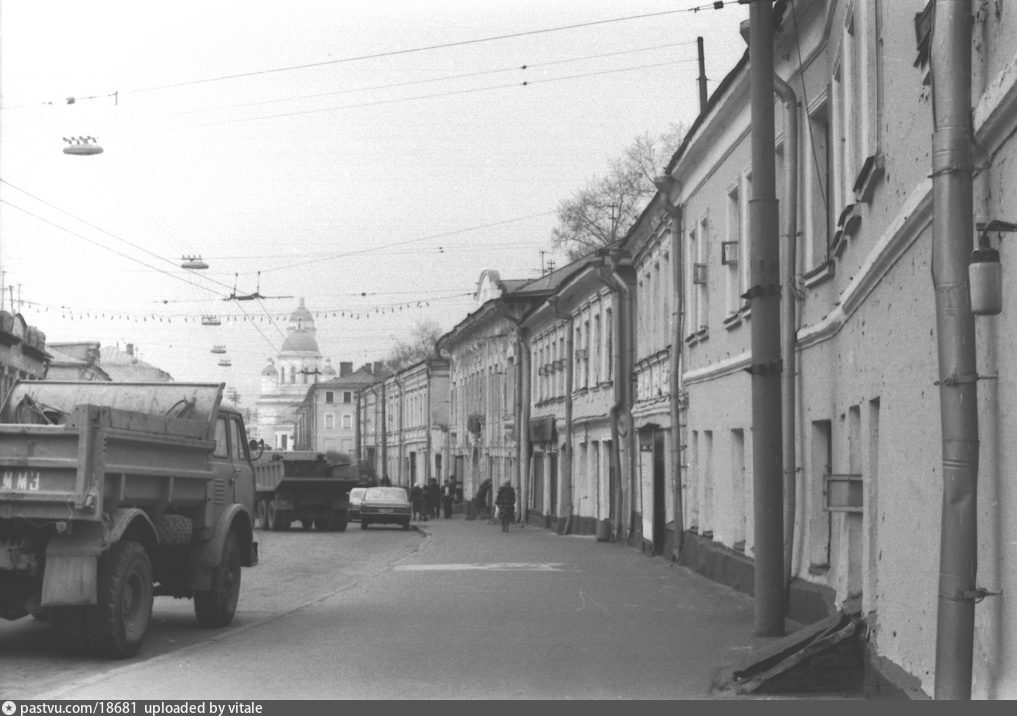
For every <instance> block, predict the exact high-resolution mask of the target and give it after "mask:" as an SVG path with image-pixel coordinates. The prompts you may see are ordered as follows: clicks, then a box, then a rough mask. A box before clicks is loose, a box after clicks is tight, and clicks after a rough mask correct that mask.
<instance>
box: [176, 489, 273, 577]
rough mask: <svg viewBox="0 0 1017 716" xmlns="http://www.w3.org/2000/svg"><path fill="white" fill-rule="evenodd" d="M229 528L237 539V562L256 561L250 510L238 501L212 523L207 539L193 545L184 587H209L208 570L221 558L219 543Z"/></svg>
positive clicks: (246, 563)
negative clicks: (210, 532)
mask: <svg viewBox="0 0 1017 716" xmlns="http://www.w3.org/2000/svg"><path fill="white" fill-rule="evenodd" d="M231 530H232V531H234V532H236V533H237V537H238V538H239V539H240V564H241V566H244V567H253V566H254V565H256V564H257V563H258V543H257V542H255V541H254V525H253V523H252V521H251V513H249V512H248V511H247V509H246V508H245V507H244V506H243V505H241V504H234V505H230V506H229V507H228V508H227V509H226V510H224V511H223V513H222V514H221V515H220V516H219V520H218V522H216V523H215V527H214V528H213V530H212V537H211V539H209V540H208V541H206V542H203V543H202V544H200V545H197V546H196V548H195V549H194V550H193V551H192V552H191V555H190V560H189V561H190V563H191V566H192V569H189V570H188V575H189V576H188V584H187V587H188V589H191V590H194V591H203V590H207V589H209V588H210V586H211V583H212V573H213V571H214V570H215V568H216V567H218V566H219V563H220V561H221V560H222V553H223V546H224V545H225V544H226V536H227V535H228V534H229V533H230V531H231Z"/></svg>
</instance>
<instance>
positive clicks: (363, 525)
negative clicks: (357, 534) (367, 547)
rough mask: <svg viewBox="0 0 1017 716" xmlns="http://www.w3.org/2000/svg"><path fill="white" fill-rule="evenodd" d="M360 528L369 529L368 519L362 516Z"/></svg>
mask: <svg viewBox="0 0 1017 716" xmlns="http://www.w3.org/2000/svg"><path fill="white" fill-rule="evenodd" d="M360 529H362V530H366V529H367V520H365V519H363V518H361V520H360Z"/></svg>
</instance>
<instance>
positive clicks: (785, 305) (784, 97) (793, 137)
mask: <svg viewBox="0 0 1017 716" xmlns="http://www.w3.org/2000/svg"><path fill="white" fill-rule="evenodd" d="M773 91H774V92H775V93H776V94H777V96H778V97H780V99H781V101H782V102H783V103H784V280H783V281H782V283H783V289H782V292H781V309H782V314H783V315H782V317H781V323H780V333H781V355H782V357H783V359H784V366H783V370H782V372H781V383H782V384H783V388H784V389H783V391H782V392H781V411H780V415H781V440H782V441H783V455H784V459H783V468H784V585H785V590H784V592H785V595H787V594H789V593H790V592H789V590H788V587H789V586H790V584H791V579H792V577H793V576H794V575H793V574H792V569H793V567H792V562H793V559H794V540H795V519H796V510H795V500H796V499H797V492H798V485H797V480H798V470H797V465H796V459H795V372H796V367H795V357H796V350H797V326H796V317H795V313H796V306H795V301H796V297H795V271H796V269H797V267H798V97H797V96H796V95H795V91H794V90H793V89H791V85H789V84H788V83H787V82H785V81H784V80H782V79H781V78H780V77H778V76H777V75H776V74H775V75H774V76H773ZM785 598H786V597H785Z"/></svg>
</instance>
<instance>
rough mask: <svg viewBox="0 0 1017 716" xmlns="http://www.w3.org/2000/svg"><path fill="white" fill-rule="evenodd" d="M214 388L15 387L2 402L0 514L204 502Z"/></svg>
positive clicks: (71, 513)
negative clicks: (3, 402)
mask: <svg viewBox="0 0 1017 716" xmlns="http://www.w3.org/2000/svg"><path fill="white" fill-rule="evenodd" d="M222 389H223V386H222V385H216V384H186V383H185V384H175V383H166V384H148V383H145V384H141V383H138V384H124V383H116V384H112V383H78V382H63V381H52V382H46V381H29V382H22V383H18V384H16V385H15V386H14V388H13V389H12V391H11V393H10V395H9V396H8V399H7V401H6V402H5V404H4V405H3V407H2V408H0V518H11V517H15V516H16V517H20V518H27V519H41V520H45V519H53V520H74V519H83V520H100V519H101V518H102V515H103V513H104V512H108V511H110V510H113V509H116V508H117V507H119V506H121V505H123V506H136V507H144V506H151V505H160V504H169V503H172V504H174V505H176V506H186V505H202V504H204V502H205V500H206V493H207V485H208V482H209V481H210V480H212V479H213V478H214V476H215V475H214V472H213V471H212V469H211V467H210V465H209V455H210V454H211V452H212V450H213V449H214V447H215V441H214V439H213V430H214V421H213V418H214V416H215V413H216V410H217V408H218V405H219V402H220V401H221V397H222Z"/></svg>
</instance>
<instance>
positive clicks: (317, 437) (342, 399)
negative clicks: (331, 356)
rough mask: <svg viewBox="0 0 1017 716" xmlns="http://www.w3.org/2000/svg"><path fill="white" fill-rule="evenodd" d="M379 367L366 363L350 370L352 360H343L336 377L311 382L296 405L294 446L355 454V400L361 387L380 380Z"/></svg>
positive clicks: (356, 403)
mask: <svg viewBox="0 0 1017 716" xmlns="http://www.w3.org/2000/svg"><path fill="white" fill-rule="evenodd" d="M380 366H381V364H380V363H375V364H373V365H372V364H367V365H364V366H361V367H360V368H358V369H357V370H353V363H347V362H342V363H340V364H339V375H338V376H337V377H334V378H332V379H331V380H323V381H321V382H319V383H314V384H313V385H311V386H310V387H309V388H308V389H307V393H306V395H305V397H304V400H303V402H302V403H301V404H300V405H299V407H297V408H296V434H295V439H294V448H295V449H296V450H316V451H318V452H329V451H335V452H340V453H343V454H345V455H349V456H350V457H354V456H355V454H356V440H357V405H358V400H359V398H360V394H361V392H362V391H363V390H364V388H366V387H367V386H369V385H371V384H372V383H373V382H375V381H376V380H379V378H380V375H376V374H375V369H376V368H380ZM328 367H329V365H328V363H327V362H326V368H328Z"/></svg>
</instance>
